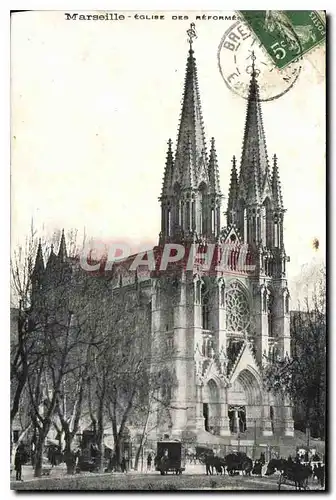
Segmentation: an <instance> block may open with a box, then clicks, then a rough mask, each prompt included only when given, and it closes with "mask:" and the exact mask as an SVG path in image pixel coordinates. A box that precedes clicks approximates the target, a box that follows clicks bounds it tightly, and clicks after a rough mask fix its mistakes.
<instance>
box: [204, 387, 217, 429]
mask: <svg viewBox="0 0 336 500" xmlns="http://www.w3.org/2000/svg"><path fill="white" fill-rule="evenodd" d="M203 417H204V429H205V430H206V431H208V432H211V433H212V434H218V433H219V417H220V401H219V389H218V385H217V384H216V382H215V381H214V380H213V379H211V380H209V382H208V383H207V384H206V386H205V388H204V398H203Z"/></svg>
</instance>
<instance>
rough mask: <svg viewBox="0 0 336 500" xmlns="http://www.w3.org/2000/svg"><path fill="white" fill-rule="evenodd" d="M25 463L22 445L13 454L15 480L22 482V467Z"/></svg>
mask: <svg viewBox="0 0 336 500" xmlns="http://www.w3.org/2000/svg"><path fill="white" fill-rule="evenodd" d="M24 462H25V449H24V445H23V444H22V443H20V444H19V446H18V447H17V450H16V453H15V459H14V465H15V471H16V480H17V481H22V465H23V464H24Z"/></svg>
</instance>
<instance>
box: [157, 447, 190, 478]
mask: <svg viewBox="0 0 336 500" xmlns="http://www.w3.org/2000/svg"><path fill="white" fill-rule="evenodd" d="M155 470H157V471H160V473H161V475H164V474H167V473H168V472H175V473H176V474H182V472H183V471H184V470H185V448H184V446H183V445H182V443H181V442H180V441H158V443H157V453H156V457H155Z"/></svg>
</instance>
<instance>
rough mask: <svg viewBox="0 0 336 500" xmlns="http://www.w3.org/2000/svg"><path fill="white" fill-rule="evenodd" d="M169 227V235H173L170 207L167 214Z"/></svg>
mask: <svg viewBox="0 0 336 500" xmlns="http://www.w3.org/2000/svg"><path fill="white" fill-rule="evenodd" d="M167 215H168V216H167V228H168V231H167V233H168V236H171V212H170V208H168V214H167Z"/></svg>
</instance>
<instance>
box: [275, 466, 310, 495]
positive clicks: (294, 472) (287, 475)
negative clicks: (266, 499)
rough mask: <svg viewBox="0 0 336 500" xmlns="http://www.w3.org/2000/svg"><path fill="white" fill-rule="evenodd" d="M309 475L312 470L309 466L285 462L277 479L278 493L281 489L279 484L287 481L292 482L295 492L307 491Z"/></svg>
mask: <svg viewBox="0 0 336 500" xmlns="http://www.w3.org/2000/svg"><path fill="white" fill-rule="evenodd" d="M311 475H312V469H311V467H310V466H307V465H302V464H300V463H298V462H293V461H292V460H287V461H286V462H285V464H284V467H283V471H282V472H281V475H280V478H279V491H280V489H281V484H286V483H287V481H291V482H293V483H294V485H295V489H296V490H299V491H301V490H302V489H303V490H307V489H309V488H308V479H309V478H310V477H311Z"/></svg>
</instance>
